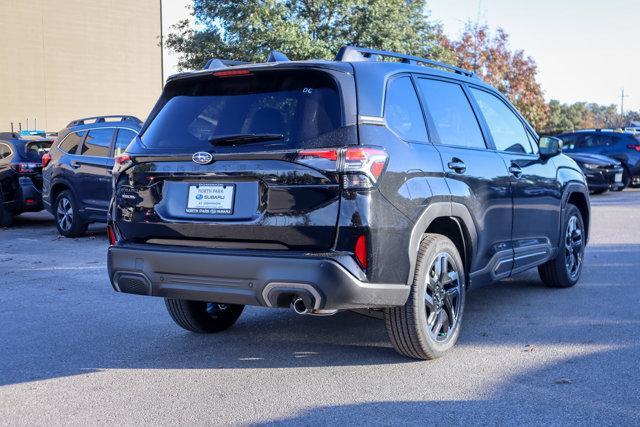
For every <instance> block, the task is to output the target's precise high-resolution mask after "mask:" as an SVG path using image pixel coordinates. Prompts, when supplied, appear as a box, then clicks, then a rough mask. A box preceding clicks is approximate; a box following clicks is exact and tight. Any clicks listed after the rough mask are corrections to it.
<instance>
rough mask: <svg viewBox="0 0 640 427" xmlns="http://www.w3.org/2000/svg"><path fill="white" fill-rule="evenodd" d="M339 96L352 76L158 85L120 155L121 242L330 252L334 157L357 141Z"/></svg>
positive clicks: (265, 72)
mask: <svg viewBox="0 0 640 427" xmlns="http://www.w3.org/2000/svg"><path fill="white" fill-rule="evenodd" d="M341 94H343V96H344V97H345V98H347V97H348V98H349V99H351V100H355V88H354V85H353V77H352V75H349V74H346V73H344V72H337V71H336V72H334V71H330V70H323V71H321V70H314V69H310V68H305V69H300V68H297V69H293V70H278V69H272V67H269V68H266V67H265V68H260V69H256V68H252V69H247V70H237V69H234V70H228V71H227V70H225V71H221V72H217V73H209V74H207V75H201V76H198V77H194V78H188V79H181V80H178V81H172V82H169V83H168V84H167V87H166V88H165V92H164V94H163V96H162V98H161V100H160V101H159V104H158V106H157V107H156V108H155V110H154V112H153V113H152V118H151V119H150V121H149V124H148V126H147V127H146V129H143V131H142V133H141V135H140V137H139V138H136V139H135V140H134V142H133V143H132V145H131V146H130V147H129V149H128V153H129V154H130V155H131V156H132V157H133V158H134V165H133V167H131V168H129V169H127V170H126V172H125V173H124V174H123V175H121V176H120V177H119V180H118V185H117V193H116V201H117V203H116V206H117V209H118V211H117V212H116V215H115V217H116V224H117V226H118V228H119V229H120V230H121V231H122V233H123V236H124V237H125V239H128V240H134V241H141V242H147V243H154V244H175V245H189V246H198V245H207V246H209V247H222V248H245V249H295V250H322V249H329V248H331V247H333V245H334V243H335V238H336V224H337V220H338V213H339V207H340V180H339V176H338V174H337V173H335V172H334V171H335V165H336V163H337V158H338V156H339V153H338V151H337V150H339V149H340V148H342V147H344V146H346V145H353V144H357V134H356V126H355V122H356V113H355V103H354V104H353V106H350V105H351V104H347V103H343V102H342V99H343V98H342V97H341ZM265 135H266V136H265ZM243 138H244V139H243ZM247 138H249V139H247ZM252 138H253V139H252ZM332 169H333V170H334V171H332Z"/></svg>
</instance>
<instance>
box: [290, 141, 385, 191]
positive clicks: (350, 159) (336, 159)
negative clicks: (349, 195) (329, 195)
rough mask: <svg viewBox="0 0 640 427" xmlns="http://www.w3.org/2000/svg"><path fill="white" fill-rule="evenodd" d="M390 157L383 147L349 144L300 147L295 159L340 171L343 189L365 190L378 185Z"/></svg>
mask: <svg viewBox="0 0 640 427" xmlns="http://www.w3.org/2000/svg"><path fill="white" fill-rule="evenodd" d="M388 158H389V156H388V155H387V153H386V152H385V151H384V150H382V149H380V148H373V147H349V148H333V149H310V150H300V151H298V157H297V159H296V161H297V162H299V163H303V164H305V165H308V166H311V167H313V168H316V169H321V170H325V171H328V172H338V173H341V174H343V180H342V183H343V186H344V188H346V189H352V190H362V189H368V188H371V187H373V186H374V185H375V183H376V182H377V181H378V178H380V176H381V175H382V173H383V172H384V168H385V166H386V164H387V159H388Z"/></svg>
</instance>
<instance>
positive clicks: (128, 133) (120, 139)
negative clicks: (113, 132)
mask: <svg viewBox="0 0 640 427" xmlns="http://www.w3.org/2000/svg"><path fill="white" fill-rule="evenodd" d="M136 135H137V134H136V133H135V132H134V131H132V130H129V129H120V130H118V136H117V137H116V144H115V147H114V150H113V155H114V156H119V155H120V154H122V153H124V152H125V150H126V149H127V147H128V146H129V143H130V142H131V140H132V139H133V138H135V136H136Z"/></svg>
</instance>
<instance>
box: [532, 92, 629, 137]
mask: <svg viewBox="0 0 640 427" xmlns="http://www.w3.org/2000/svg"><path fill="white" fill-rule="evenodd" d="M637 116H638V113H635V112H629V113H627V114H626V115H625V117H624V119H623V118H622V117H620V114H618V108H617V107H616V106H615V105H606V106H605V105H598V104H594V103H586V102H576V103H573V104H562V103H561V102H560V101H558V100H555V99H553V100H551V101H550V102H549V119H548V121H547V122H546V123H545V125H544V127H543V128H542V129H541V131H542V133H544V134H558V133H562V132H567V131H573V130H577V129H593V128H617V127H621V126H624V125H625V124H627V123H628V122H630V121H632V120H633V119H634V117H637Z"/></svg>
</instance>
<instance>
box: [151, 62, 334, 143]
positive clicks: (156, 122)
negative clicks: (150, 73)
mask: <svg viewBox="0 0 640 427" xmlns="http://www.w3.org/2000/svg"><path fill="white" fill-rule="evenodd" d="M163 99H164V101H162V100H161V102H164V104H163V105H162V108H161V109H160V111H159V112H158V113H157V114H156V116H155V117H154V118H153V119H152V121H151V123H150V124H149V126H148V127H147V129H146V130H145V131H144V133H143V134H142V136H141V140H142V143H143V144H144V145H145V146H146V147H148V148H154V149H171V151H175V150H180V151H182V150H184V151H188V150H195V151H197V150H210V149H212V148H214V146H213V145H212V144H211V143H210V142H209V141H210V140H211V139H212V138H219V137H221V136H228V135H246V134H282V135H283V138H282V139H279V140H273V141H266V142H260V143H252V144H247V145H241V146H238V147H228V146H227V147H222V146H220V147H215V148H216V151H226V150H231V151H239V150H246V149H250V150H251V149H253V150H255V149H256V146H260V147H263V148H268V149H292V148H293V149H295V148H300V147H328V146H336V145H343V144H344V143H345V141H344V139H343V138H340V137H339V136H340V135H339V134H340V129H341V128H342V123H343V122H344V119H343V117H342V104H341V101H340V95H339V91H338V88H337V86H336V83H335V82H334V80H333V79H332V78H331V77H330V76H329V75H328V74H326V73H323V72H320V71H313V70H304V71H301V70H298V71H274V70H268V71H255V72H252V73H251V74H249V75H239V76H230V77H213V76H210V75H208V76H203V77H199V78H195V79H185V80H182V81H176V82H174V83H173V84H170V86H169V87H168V88H167V90H166V92H165V94H164V95H163Z"/></svg>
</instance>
